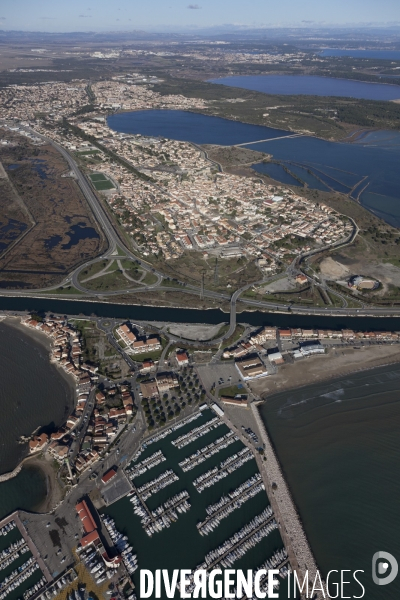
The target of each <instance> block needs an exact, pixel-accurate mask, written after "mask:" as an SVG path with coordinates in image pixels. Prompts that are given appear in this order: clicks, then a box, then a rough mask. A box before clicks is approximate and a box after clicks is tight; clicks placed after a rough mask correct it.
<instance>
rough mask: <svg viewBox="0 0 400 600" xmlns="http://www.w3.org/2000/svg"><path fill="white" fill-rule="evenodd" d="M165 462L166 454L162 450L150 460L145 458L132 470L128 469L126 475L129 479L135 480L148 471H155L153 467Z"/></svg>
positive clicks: (155, 453)
mask: <svg viewBox="0 0 400 600" xmlns="http://www.w3.org/2000/svg"><path fill="white" fill-rule="evenodd" d="M165 460H166V458H165V456H164V454H163V453H162V452H161V450H158V451H157V452H154V454H152V455H151V456H149V457H148V458H145V459H144V460H142V461H141V462H139V463H138V464H137V465H135V466H134V467H132V468H131V469H129V468H128V469H126V474H127V475H128V477H129V479H135V477H139V475H143V473H146V471H150V469H153V467H156V466H157V465H159V464H160V463H162V462H164V461H165Z"/></svg>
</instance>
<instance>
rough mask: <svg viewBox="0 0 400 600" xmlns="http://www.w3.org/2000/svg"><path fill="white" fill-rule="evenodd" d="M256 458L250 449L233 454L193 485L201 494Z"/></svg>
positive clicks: (198, 478) (196, 480)
mask: <svg viewBox="0 0 400 600" xmlns="http://www.w3.org/2000/svg"><path fill="white" fill-rule="evenodd" d="M253 458H254V456H253V453H252V452H251V450H250V449H249V448H247V447H246V448H243V450H239V452H238V453H237V454H233V455H232V456H230V457H229V458H227V459H226V460H224V461H223V462H222V463H221V464H220V466H219V467H214V468H212V469H210V470H209V471H206V472H205V473H203V474H202V475H200V476H199V477H197V479H195V480H194V481H193V485H194V487H195V488H196V490H197V491H198V492H199V494H201V492H202V491H203V490H205V489H206V488H208V487H211V486H212V485H214V483H217V481H219V480H220V479H223V478H224V477H227V476H228V475H230V473H233V471H236V469H239V467H241V466H242V465H243V464H244V463H245V462H247V461H248V460H252V459H253Z"/></svg>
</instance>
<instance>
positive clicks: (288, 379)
mask: <svg viewBox="0 0 400 600" xmlns="http://www.w3.org/2000/svg"><path fill="white" fill-rule="evenodd" d="M398 363H400V346H399V347H397V348H396V349H394V347H393V346H392V345H383V346H371V347H368V348H366V347H364V348H362V349H360V350H355V349H354V348H343V349H342V348H340V349H339V348H337V349H335V350H333V349H330V352H328V353H327V354H325V355H316V356H310V357H308V358H304V359H301V360H299V361H298V362H295V363H293V364H291V363H286V364H284V365H282V366H280V367H279V371H278V373H277V375H272V376H271V377H267V378H264V380H258V381H257V380H255V381H254V382H249V384H248V385H249V387H250V389H251V390H252V392H253V393H255V394H256V395H257V396H259V397H260V398H261V400H263V401H268V397H269V396H272V395H273V394H278V393H280V392H285V391H288V390H300V389H301V388H303V387H306V386H309V385H312V384H314V383H321V382H329V381H330V380H333V379H340V378H341V377H347V376H348V375H353V374H354V373H359V372H361V371H371V370H373V369H375V368H377V367H384V366H386V365H391V364H398Z"/></svg>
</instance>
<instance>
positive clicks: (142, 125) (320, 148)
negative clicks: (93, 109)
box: [108, 78, 400, 227]
mask: <svg viewBox="0 0 400 600" xmlns="http://www.w3.org/2000/svg"><path fill="white" fill-rule="evenodd" d="M300 79H301V78H300ZM323 79H324V78H323ZM371 85H372V87H379V86H378V85H376V84H371ZM387 87H388V88H390V89H392V88H393V89H395V90H397V89H398V97H400V87H399V88H398V87H397V86H390V85H388V86H387ZM108 125H109V127H111V129H114V130H115V131H119V132H123V133H131V134H141V135H145V136H150V137H158V136H161V137H165V138H170V139H175V140H181V141H189V142H194V143H197V144H219V145H223V146H230V145H234V144H246V143H249V142H255V141H259V140H268V141H266V142H260V143H256V144H251V145H249V146H248V148H249V149H251V150H257V151H259V152H264V153H267V154H272V156H273V160H274V161H277V162H278V163H279V164H281V165H283V166H285V168H286V169H288V170H289V171H290V172H292V173H293V174H296V175H297V176H298V178H299V179H300V180H302V181H307V182H308V184H309V186H310V187H314V188H315V189H321V190H325V191H326V190H332V191H337V192H344V193H349V194H350V193H352V194H353V197H355V198H356V197H358V195H359V200H360V202H361V204H362V205H363V206H365V208H367V209H368V210H370V211H371V212H373V213H375V214H377V215H378V216H380V217H381V218H382V219H384V220H385V221H387V222H388V223H390V224H391V225H393V226H395V227H399V226H400V201H399V189H400V169H399V168H398V165H399V161H400V144H397V143H390V145H389V146H388V145H387V143H386V142H383V143H375V144H372V143H370V138H369V139H367V140H366V141H365V143H363V139H361V140H359V141H358V142H357V143H355V144H350V143H344V142H341V143H339V142H328V141H326V140H322V139H318V138H315V137H311V136H301V137H297V138H288V137H287V136H288V135H289V134H290V133H291V132H288V131H283V130H279V129H272V128H270V127H263V126H261V125H249V124H246V123H240V122H237V121H230V120H228V119H222V118H220V117H212V116H208V115H201V114H197V113H190V112H185V111H179V110H145V111H137V112H126V113H120V114H115V115H112V116H110V117H109V118H108ZM278 138H281V139H278ZM282 138H283V139H282ZM253 168H254V169H255V170H256V171H258V172H261V173H266V174H269V175H271V176H272V177H275V178H276V180H278V181H280V182H282V183H290V180H288V177H287V172H285V171H284V170H283V169H282V171H281V176H280V174H279V172H278V171H277V170H276V169H275V171H274V173H271V172H269V170H270V169H271V166H270V164H268V163H266V164H265V163H259V164H256V165H253ZM282 172H283V173H284V175H282ZM289 174H290V173H289ZM292 179H295V178H292ZM357 184H358V185H357ZM356 186H357V187H356ZM353 188H354V191H353V192H352V190H353ZM363 190H364V191H363Z"/></svg>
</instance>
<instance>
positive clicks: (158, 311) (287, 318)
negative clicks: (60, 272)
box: [0, 296, 400, 343]
mask: <svg viewBox="0 0 400 600" xmlns="http://www.w3.org/2000/svg"><path fill="white" fill-rule="evenodd" d="M0 310H5V311H10V312H13V311H34V312H39V313H43V314H44V313H50V314H54V313H56V314H60V315H71V316H94V317H105V318H107V319H108V318H109V319H131V320H132V321H159V322H168V323H207V324H211V325H216V324H218V323H221V322H228V321H229V314H227V313H224V312H222V311H220V310H219V309H211V310H197V309H190V308H165V307H162V306H160V307H154V306H135V305H132V304H113V303H111V302H88V301H85V300H77V301H75V300H58V299H56V300H54V299H47V298H29V297H23V296H21V297H18V298H11V297H7V296H3V297H1V296H0ZM237 322H238V323H249V324H250V325H254V326H255V327H257V326H259V327H261V326H262V325H271V326H276V327H304V328H305V329H309V328H311V329H312V328H315V329H347V328H350V329H354V330H356V331H386V330H387V331H400V317H379V318H374V317H345V316H338V317H331V316H324V315H295V314H292V313H291V312H289V311H288V312H287V313H268V312H265V313H264V312H259V311H252V312H249V311H243V312H241V313H239V312H238V313H237ZM0 343H1V338H0Z"/></svg>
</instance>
